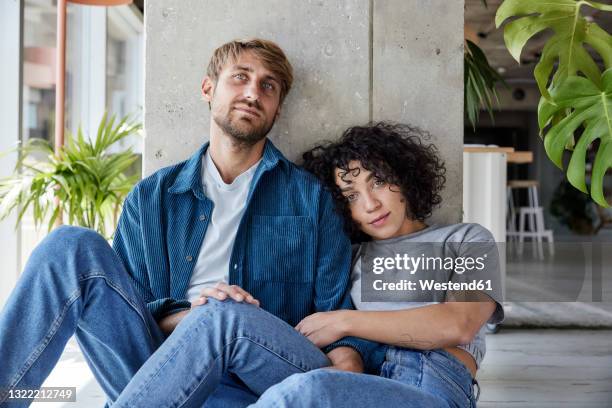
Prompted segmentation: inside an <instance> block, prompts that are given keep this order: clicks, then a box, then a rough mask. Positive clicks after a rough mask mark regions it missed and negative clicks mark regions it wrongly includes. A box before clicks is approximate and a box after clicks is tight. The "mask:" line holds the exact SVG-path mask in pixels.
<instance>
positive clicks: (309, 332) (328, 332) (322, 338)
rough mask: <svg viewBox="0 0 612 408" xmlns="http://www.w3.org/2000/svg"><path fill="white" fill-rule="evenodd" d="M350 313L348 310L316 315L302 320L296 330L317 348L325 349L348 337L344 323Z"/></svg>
mask: <svg viewBox="0 0 612 408" xmlns="http://www.w3.org/2000/svg"><path fill="white" fill-rule="evenodd" d="M348 313H350V311H348V310H336V311H333V312H319V313H314V314H311V315H310V316H306V317H305V318H304V319H302V321H301V322H299V323H298V324H297V326H295V328H296V329H297V331H299V332H300V333H302V334H303V335H304V336H306V337H307V338H308V340H310V341H311V342H313V343H314V345H315V346H317V347H319V348H321V347H325V346H328V345H330V344H332V343H333V342H334V341H338V340H340V339H341V338H343V337H345V336H346V335H347V333H346V330H345V326H346V325H345V324H344V323H345V321H346V319H345V318H346V316H347V315H348Z"/></svg>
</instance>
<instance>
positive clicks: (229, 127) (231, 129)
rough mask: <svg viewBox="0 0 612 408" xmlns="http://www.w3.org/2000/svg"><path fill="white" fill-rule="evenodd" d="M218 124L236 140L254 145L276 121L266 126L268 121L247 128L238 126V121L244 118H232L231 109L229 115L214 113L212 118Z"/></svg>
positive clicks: (241, 143) (247, 144)
mask: <svg viewBox="0 0 612 408" xmlns="http://www.w3.org/2000/svg"><path fill="white" fill-rule="evenodd" d="M212 119H213V120H214V121H215V123H216V124H217V126H219V127H220V128H221V130H223V131H224V132H225V133H226V134H227V135H229V136H230V137H231V138H232V139H234V141H235V142H237V143H238V144H240V145H243V146H253V145H254V144H256V143H257V142H259V141H260V140H262V139H263V138H264V137H266V135H267V134H268V132H270V129H272V126H273V125H274V122H272V123H271V124H270V126H266V123H265V122H263V123H262V125H261V126H254V125H252V126H248V127H247V126H245V128H241V127H240V126H236V122H238V121H241V120H243V119H236V118H234V119H233V120H232V115H231V111H230V113H228V114H227V115H224V116H222V115H213V118H212Z"/></svg>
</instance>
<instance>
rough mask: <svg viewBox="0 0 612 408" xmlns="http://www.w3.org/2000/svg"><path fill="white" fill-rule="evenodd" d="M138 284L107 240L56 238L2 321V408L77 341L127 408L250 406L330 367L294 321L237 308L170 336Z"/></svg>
mask: <svg viewBox="0 0 612 408" xmlns="http://www.w3.org/2000/svg"><path fill="white" fill-rule="evenodd" d="M133 285H134V283H133V280H132V279H131V278H130V277H129V275H128V274H127V272H126V271H125V269H124V268H123V265H122V263H121V261H120V259H119V258H118V257H117V255H116V254H115V252H114V251H113V249H112V248H111V247H110V246H109V245H108V243H107V242H106V241H105V240H104V238H102V237H101V236H100V235H98V234H96V233H95V232H93V231H91V230H88V229H85V228H79V227H60V228H58V229H56V230H55V231H53V232H52V233H51V234H49V235H48V236H47V237H46V238H45V239H44V240H43V242H42V243H41V244H40V245H39V246H38V247H37V248H36V249H35V250H34V252H33V253H32V255H31V256H30V259H29V260H28V263H27V265H26V267H25V269H24V271H23V274H22V276H21V277H20V279H19V281H18V283H17V286H16V287H15V289H14V291H13V292H12V293H11V296H10V298H9V300H8V301H7V303H6V305H5V307H4V310H3V311H2V313H1V314H0V361H1V363H0V406H4V403H5V402H6V400H7V397H8V389H11V388H12V389H25V388H38V387H40V385H41V384H42V383H43V381H44V380H45V378H46V377H47V376H48V374H49V373H50V372H51V370H52V369H53V367H54V366H55V364H56V363H57V361H58V359H59V357H60V356H61V353H62V351H63V349H64V347H65V344H66V342H67V341H68V339H69V338H70V337H71V336H72V335H73V334H74V335H75V336H76V338H77V341H78V342H79V345H80V347H81V350H82V351H83V354H84V356H85V358H86V360H87V363H88V364H89V366H90V368H91V369H92V371H93V374H94V376H95V377H96V380H97V381H98V382H99V384H100V385H101V387H102V388H103V390H104V391H105V393H106V395H107V397H108V398H109V400H110V401H115V403H116V405H117V406H129V407H139V406H143V407H150V406H182V407H192V406H193V407H201V406H202V405H203V404H204V401H205V400H206V399H207V397H208V396H210V395H211V394H213V393H214V394H213V398H212V401H209V403H208V404H206V406H207V407H212V406H214V407H222V406H229V405H232V404H240V405H246V402H252V401H253V398H251V397H253V396H256V395H259V394H261V393H262V392H264V391H265V389H267V388H268V387H269V386H271V385H273V384H275V383H277V382H280V381H282V380H283V379H284V378H286V377H287V376H289V375H292V374H294V373H301V372H304V371H307V370H311V369H314V368H319V367H324V366H326V365H328V364H329V361H328V359H327V357H326V356H325V355H324V354H323V353H322V352H321V351H320V350H319V349H318V348H316V347H315V346H314V345H313V344H312V343H310V342H309V341H308V340H307V339H306V338H305V337H304V336H302V335H300V334H299V333H298V332H297V331H296V330H295V329H293V328H292V327H291V326H289V325H288V324H287V323H285V322H283V321H282V320H280V319H278V318H276V317H275V316H273V315H271V314H270V313H267V312H265V311H264V310H263V309H260V308H257V307H255V306H252V305H248V304H243V303H235V302H233V301H225V302H218V301H214V300H211V301H210V302H209V303H208V304H206V305H203V306H199V307H197V308H194V309H193V310H192V311H191V312H190V313H189V314H188V315H187V316H186V317H185V319H183V321H182V322H181V323H180V324H179V325H178V326H177V328H176V329H175V331H174V332H173V333H172V335H171V336H169V337H168V338H167V339H165V338H164V335H163V333H162V332H161V330H160V329H159V326H158V325H157V323H156V322H155V320H154V318H153V316H152V315H151V314H150V312H149V311H148V309H147V308H146V305H145V304H144V302H143V301H142V299H141V298H140V296H139V295H138V293H137V292H136V290H135V288H134V286H133ZM230 373H231V375H232V376H233V379H232V377H230V376H229V375H230ZM234 379H235V380H234ZM219 384H221V387H219V389H217V386H218V385H219ZM66 385H67V386H69V384H66ZM247 387H248V388H247ZM215 390H216V392H215ZM234 391H238V392H234ZM77 398H78V396H77ZM29 403H31V401H19V402H13V403H11V404H10V405H9V406H11V407H18V406H27V405H29Z"/></svg>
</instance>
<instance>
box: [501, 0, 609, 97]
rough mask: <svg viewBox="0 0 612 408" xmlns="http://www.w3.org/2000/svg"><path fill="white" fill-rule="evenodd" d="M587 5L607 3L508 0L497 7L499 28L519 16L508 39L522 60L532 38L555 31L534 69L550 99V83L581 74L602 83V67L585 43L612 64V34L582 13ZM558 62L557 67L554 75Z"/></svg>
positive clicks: (508, 26)
mask: <svg viewBox="0 0 612 408" xmlns="http://www.w3.org/2000/svg"><path fill="white" fill-rule="evenodd" d="M585 5H586V6H591V7H595V6H597V7H600V6H601V7H604V8H605V5H599V4H598V3H595V2H586V1H576V0H546V1H533V0H505V1H504V2H503V3H502V5H501V6H500V7H499V9H498V10H497V13H496V16H495V24H496V26H497V27H499V26H500V25H501V24H502V23H503V22H504V21H506V20H508V19H509V18H511V17H518V18H516V19H513V20H512V21H510V22H508V23H506V25H505V26H504V41H505V43H506V47H507V48H508V50H509V51H510V53H511V54H512V56H513V57H514V59H516V60H517V61H519V62H520V55H521V52H522V50H523V48H524V46H525V44H526V43H527V41H528V40H529V39H530V38H532V37H533V36H534V35H535V34H537V33H539V32H541V31H544V30H549V29H550V30H551V31H552V33H553V35H552V37H551V38H550V39H549V40H548V41H547V43H546V45H545V47H544V49H543V51H542V56H541V58H540V61H539V62H538V64H537V65H536V67H535V70H534V76H535V78H536V82H537V84H538V87H539V88H540V92H541V94H542V95H543V96H544V97H546V98H550V94H549V90H548V88H549V84H551V85H555V84H556V83H557V82H559V81H562V80H563V79H564V78H567V77H568V76H572V75H576V74H577V73H582V74H583V75H585V76H586V77H588V78H589V79H590V80H591V81H592V82H594V83H595V84H597V85H598V86H600V85H601V82H600V77H601V75H600V71H599V68H598V67H597V64H596V63H595V61H594V60H593V58H592V57H591V55H590V54H589V53H588V51H587V50H586V49H585V48H584V44H589V45H590V46H592V47H593V48H594V49H595V50H596V51H597V52H598V53H599V54H600V55H602V58H603V59H604V62H605V68H609V67H610V65H609V63H610V60H611V57H610V53H611V52H612V36H610V35H609V34H608V33H606V32H605V31H604V30H602V29H601V28H600V27H599V26H598V25H597V24H596V23H594V22H588V21H587V20H586V19H585V18H584V17H583V16H582V15H581V13H580V7H581V6H585ZM606 61H607V62H606ZM556 63H557V64H558V65H557V70H556V72H555V73H554V75H553V76H552V78H551V74H552V71H553V70H554V68H555V64H556Z"/></svg>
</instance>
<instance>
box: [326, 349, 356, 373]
mask: <svg viewBox="0 0 612 408" xmlns="http://www.w3.org/2000/svg"><path fill="white" fill-rule="evenodd" d="M327 358H329V360H330V361H331V363H332V366H331V367H329V368H335V369H336V370H342V371H352V372H354V373H363V360H362V359H361V355H360V354H359V353H358V352H357V351H355V350H354V349H352V348H351V347H337V348H335V349H333V350H332V351H330V352H329V353H327Z"/></svg>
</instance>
